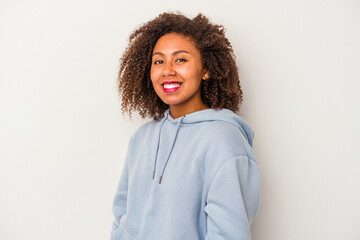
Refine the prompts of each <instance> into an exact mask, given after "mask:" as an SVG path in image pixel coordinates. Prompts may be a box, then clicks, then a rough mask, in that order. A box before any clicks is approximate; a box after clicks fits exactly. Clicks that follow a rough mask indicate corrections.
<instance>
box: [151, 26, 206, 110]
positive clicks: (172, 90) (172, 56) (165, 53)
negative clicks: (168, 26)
mask: <svg viewBox="0 0 360 240" xmlns="http://www.w3.org/2000/svg"><path fill="white" fill-rule="evenodd" d="M150 78H151V81H152V84H153V87H154V89H155V92H156V94H157V95H158V96H159V97H160V99H161V100H162V101H163V102H164V103H166V104H168V105H169V107H170V112H171V115H172V116H173V115H178V116H181V115H184V114H189V113H192V112H195V111H198V110H202V109H205V108H206V106H205V104H204V103H203V101H202V99H201V88H200V86H201V81H202V80H205V79H207V78H208V73H207V71H206V70H205V69H204V67H203V65H202V62H201V54H200V51H199V50H198V49H197V48H196V47H195V45H194V43H193V41H191V40H190V38H188V37H185V36H183V35H180V34H177V33H169V34H166V35H164V36H162V37H161V38H160V39H159V40H158V41H157V43H156V45H155V47H154V50H153V56H152V63H151V70H150ZM173 117H174V116H173Z"/></svg>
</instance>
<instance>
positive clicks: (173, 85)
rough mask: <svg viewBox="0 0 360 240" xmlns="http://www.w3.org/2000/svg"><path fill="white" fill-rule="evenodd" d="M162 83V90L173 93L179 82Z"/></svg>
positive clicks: (178, 86) (179, 84)
mask: <svg viewBox="0 0 360 240" xmlns="http://www.w3.org/2000/svg"><path fill="white" fill-rule="evenodd" d="M161 85H162V88H163V91H164V92H166V93H173V92H176V91H177V90H178V89H179V88H180V86H181V83H180V82H164V83H163V84H161Z"/></svg>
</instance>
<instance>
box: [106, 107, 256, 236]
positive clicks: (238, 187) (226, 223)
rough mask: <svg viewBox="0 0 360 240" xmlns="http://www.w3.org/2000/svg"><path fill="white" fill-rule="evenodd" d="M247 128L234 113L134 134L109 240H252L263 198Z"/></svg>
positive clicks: (206, 114) (151, 126) (201, 115)
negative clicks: (252, 227) (251, 226)
mask: <svg viewBox="0 0 360 240" xmlns="http://www.w3.org/2000/svg"><path fill="white" fill-rule="evenodd" d="M252 142H253V133H252V130H251V129H250V127H249V125H248V124H247V123H246V122H245V121H244V120H243V119H242V118H240V117H239V116H237V115H236V114H235V113H233V112H232V111H230V110H227V109H222V110H214V109H206V110H202V111H198V112H194V113H191V114H189V115H186V116H182V117H179V118H176V119H173V118H172V117H171V115H170V114H169V110H167V111H166V112H165V116H164V118H162V119H161V120H160V121H155V120H154V121H151V122H148V123H146V124H144V125H143V126H142V127H140V128H139V129H138V130H137V131H136V132H135V134H134V135H133V136H132V138H131V140H130V143H129V147H128V153H127V156H126V159H125V165H124V167H123V170H122V174H121V178H120V181H119V184H118V188H117V192H116V194H115V199H114V203H113V208H112V210H113V213H114V216H115V220H114V222H113V226H112V232H111V240H142V239H145V240H197V239H199V240H200V239H201V240H203V239H204V240H213V239H226V240H233V239H234V240H235V239H239V240H250V239H251V232H250V224H251V222H252V220H253V219H254V217H255V215H256V213H257V211H258V208H259V199H260V179H259V169H258V165H257V163H256V161H255V156H254V154H253V151H252Z"/></svg>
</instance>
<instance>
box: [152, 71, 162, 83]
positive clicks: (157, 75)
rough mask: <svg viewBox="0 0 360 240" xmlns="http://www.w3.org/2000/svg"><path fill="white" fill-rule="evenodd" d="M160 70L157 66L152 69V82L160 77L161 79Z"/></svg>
mask: <svg viewBox="0 0 360 240" xmlns="http://www.w3.org/2000/svg"><path fill="white" fill-rule="evenodd" d="M159 72H160V71H159V70H158V69H156V68H151V69H150V79H151V82H153V83H154V82H156V81H157V80H158V79H159Z"/></svg>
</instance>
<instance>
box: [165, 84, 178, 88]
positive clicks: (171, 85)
mask: <svg viewBox="0 0 360 240" xmlns="http://www.w3.org/2000/svg"><path fill="white" fill-rule="evenodd" d="M176 87H180V83H171V84H164V88H166V89H169V88H176Z"/></svg>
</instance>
